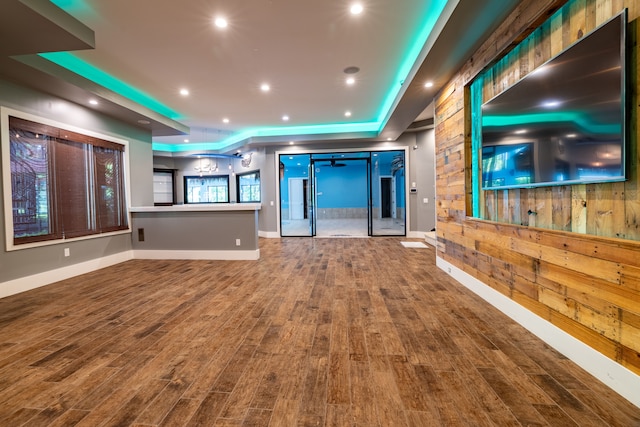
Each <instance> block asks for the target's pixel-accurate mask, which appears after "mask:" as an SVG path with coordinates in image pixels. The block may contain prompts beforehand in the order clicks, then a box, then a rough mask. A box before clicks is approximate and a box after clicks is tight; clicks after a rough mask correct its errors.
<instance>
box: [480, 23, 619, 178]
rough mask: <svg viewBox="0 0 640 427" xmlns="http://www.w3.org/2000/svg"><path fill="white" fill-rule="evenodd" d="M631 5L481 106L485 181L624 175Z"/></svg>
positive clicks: (617, 176)
mask: <svg viewBox="0 0 640 427" xmlns="http://www.w3.org/2000/svg"><path fill="white" fill-rule="evenodd" d="M626 23H627V17H626V11H623V12H622V13H620V14H619V15H617V16H616V17H614V18H612V19H611V20H609V21H607V22H606V23H605V24H603V25H601V26H600V27H598V28H597V29H595V30H594V31H592V32H591V33H590V34H588V35H586V36H584V37H583V38H582V39H580V40H579V41H578V42H576V43H574V44H573V45H571V46H570V47H569V48H567V49H566V50H564V51H563V52H562V53H560V54H559V55H557V56H556V57H554V58H552V59H551V60H549V61H548V62H546V63H545V64H544V65H541V66H540V67H538V68H536V69H535V70H534V71H533V72H531V73H529V74H528V75H527V76H525V77H524V78H523V79H521V80H520V81H519V82H518V83H516V84H514V85H513V86H511V87H510V88H508V89H506V90H505V91H504V92H502V93H501V94H499V95H498V96H496V97H495V98H492V99H490V100H489V101H487V102H486V103H484V104H483V105H482V148H481V149H482V157H481V158H482V188H483V189H484V190H490V189H502V188H516V187H518V188H522V187H536V186H546V185H570V184H576V183H596V182H610V181H623V180H624V179H625V169H626V168H625V151H626V147H625V141H626V139H627V138H626V137H625V134H626V127H625V116H626V102H625V56H626V43H625V35H626V31H625V30H626Z"/></svg>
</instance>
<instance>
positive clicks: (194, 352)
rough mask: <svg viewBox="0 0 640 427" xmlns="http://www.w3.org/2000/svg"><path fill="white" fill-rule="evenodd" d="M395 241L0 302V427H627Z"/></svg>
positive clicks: (427, 252)
mask: <svg viewBox="0 0 640 427" xmlns="http://www.w3.org/2000/svg"><path fill="white" fill-rule="evenodd" d="M401 240H406V239H399V238H371V239H310V238H284V239H281V240H280V239H268V240H264V239H262V240H261V259H260V260H259V261H144V260H134V261H130V262H126V263H123V264H120V265H116V266H113V267H109V268H106V269H103V270H100V271H97V272H94V273H91V274H87V275H83V276H80V277H77V278H74V279H71V280H66V281H64V282H60V283H57V284H54V285H50V286H47V287H44V288H40V289H36V290H34V291H30V292H26V293H23V294H20V295H15V296H12V297H9V298H5V299H2V300H0V425H2V426H18V425H27V426H30V427H31V426H49V425H51V426H72V425H77V426H92V427H94V426H128V425H132V426H165V425H167V426H192V425H193V426H195V425H211V426H266V425H270V426H287V427H290V426H322V425H327V426H365V427H371V426H381V427H386V426H457V425H460V426H474V427H475V426H520V425H522V426H535V425H541V426H545V425H550V426H598V427H599V426H606V425H612V426H634V425H640V409H639V408H637V407H635V406H633V405H631V404H630V403H629V402H627V401H625V400H624V399H622V398H621V397H619V396H617V395H616V394H615V393H614V392H612V391H611V390H609V389H608V388H606V387H605V386H604V385H602V384H601V383H599V382H598V381H597V380H595V379H594V378H593V377H591V376H590V375H588V374H587V373H585V372H584V371H582V370H581V369H579V368H578V367H577V366H576V365H574V364H573V363H572V362H570V361H569V360H567V359H566V358H565V357H563V356H562V355H560V354H559V353H557V352H556V351H554V350H552V349H550V348H548V347H547V346H546V345H545V344H544V343H542V342H541V341H540V340H538V339H537V338H535V337H534V336H533V335H531V334H530V333H528V332H526V331H525V330H523V329H522V328H521V327H520V326H518V325H517V324H515V323H514V322H513V321H511V320H510V319H508V318H507V317H505V316H504V315H502V314H501V313H499V312H498V311H497V310H495V309H493V308H492V307H490V306H489V305H487V304H486V303H484V302H483V301H482V300H480V299H479V298H478V297H476V296H474V295H473V294H472V293H471V292H469V291H468V290H466V289H465V288H463V287H462V286H461V285H459V284H457V283H456V282H455V281H453V280H452V279H451V278H449V277H448V276H447V275H446V274H444V273H443V272H441V271H440V270H439V269H438V268H437V267H436V266H435V255H434V249H433V248H429V249H407V248H404V247H403V246H402V245H401V244H400V241H401Z"/></svg>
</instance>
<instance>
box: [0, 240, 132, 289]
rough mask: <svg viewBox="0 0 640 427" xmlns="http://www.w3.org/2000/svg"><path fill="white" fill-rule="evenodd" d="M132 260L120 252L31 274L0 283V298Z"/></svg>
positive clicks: (128, 252)
mask: <svg viewBox="0 0 640 427" xmlns="http://www.w3.org/2000/svg"><path fill="white" fill-rule="evenodd" d="M130 259H133V253H132V251H125V252H120V253H117V254H114V255H109V256H104V257H101V258H96V259H92V260H90V261H84V262H80V263H78V264H72V265H69V266H66V267H60V268H56V269H54V270H49V271H45V272H42V273H37V274H33V275H31V276H26V277H20V278H18V279H14V280H8V281H6V282H2V283H0V298H5V297H8V296H11V295H15V294H19V293H21V292H26V291H30V290H32V289H36V288H40V287H42V286H46V285H50V284H52V283H55V282H59V281H61V280H66V279H69V278H71V277H75V276H79V275H81V274H85V273H90V272H92V271H95V270H99V269H101V268H105V267H110V266H112V265H115V264H120V263H121V262H125V261H129V260H130Z"/></svg>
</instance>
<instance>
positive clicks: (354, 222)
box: [282, 218, 405, 237]
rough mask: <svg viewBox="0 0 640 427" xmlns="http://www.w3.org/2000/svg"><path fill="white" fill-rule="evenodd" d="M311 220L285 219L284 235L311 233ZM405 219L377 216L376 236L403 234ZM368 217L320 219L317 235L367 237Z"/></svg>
mask: <svg viewBox="0 0 640 427" xmlns="http://www.w3.org/2000/svg"><path fill="white" fill-rule="evenodd" d="M309 230H310V221H309V220H307V219H304V220H283V221H282V235H283V236H305V235H306V236H308V235H310V231H309ZM404 234H405V227H404V221H403V220H400V219H393V218H377V219H374V220H373V235H374V236H403V235H404ZM367 236H368V230H367V219H366V218H360V219H319V220H317V221H316V237H367Z"/></svg>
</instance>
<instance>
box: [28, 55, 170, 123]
mask: <svg viewBox="0 0 640 427" xmlns="http://www.w3.org/2000/svg"><path fill="white" fill-rule="evenodd" d="M38 55H39V56H41V57H42V58H44V59H46V60H48V61H51V62H53V63H54V64H56V65H59V66H60V67H63V68H66V69H67V70H69V71H72V72H74V73H76V74H78V75H79V76H82V77H84V78H85V79H87V80H90V81H92V82H94V83H97V84H99V85H100V86H103V87H105V88H107V89H109V90H111V91H113V92H115V93H117V94H118V95H122V96H123V97H125V98H127V99H130V100H131V101H134V102H136V103H138V104H140V105H142V106H145V107H147V108H149V109H150V110H152V111H155V112H156V113H158V114H162V115H163V116H166V117H168V118H170V119H172V120H179V119H180V118H181V116H180V114H179V113H177V112H176V111H173V110H172V109H171V108H169V107H167V106H166V105H164V104H162V103H160V102H159V101H157V100H156V99H154V98H152V97H151V96H150V95H148V94H146V93H144V92H142V91H141V90H139V89H136V88H135V87H133V86H131V85H129V84H127V83H125V82H123V81H122V80H119V79H117V78H115V77H113V76H111V75H110V74H108V73H106V72H104V71H102V70H101V69H99V68H98V67H96V66H94V65H91V64H89V63H88V62H86V61H84V60H82V59H80V58H78V57H77V56H76V55H74V54H72V53H70V52H48V53H40V54H38Z"/></svg>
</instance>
